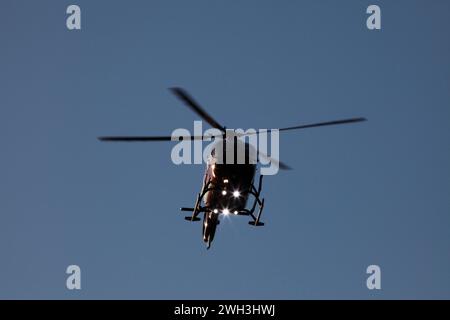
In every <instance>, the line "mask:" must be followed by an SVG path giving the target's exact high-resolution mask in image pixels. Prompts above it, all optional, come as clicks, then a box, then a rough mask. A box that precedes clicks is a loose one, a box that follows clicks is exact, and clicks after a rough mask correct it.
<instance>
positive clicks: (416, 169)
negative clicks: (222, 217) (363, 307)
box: [0, 0, 450, 299]
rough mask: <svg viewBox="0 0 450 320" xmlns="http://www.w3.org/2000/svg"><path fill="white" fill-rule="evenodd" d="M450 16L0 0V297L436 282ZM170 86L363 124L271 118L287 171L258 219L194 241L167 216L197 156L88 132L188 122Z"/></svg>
mask: <svg viewBox="0 0 450 320" xmlns="http://www.w3.org/2000/svg"><path fill="white" fill-rule="evenodd" d="M72 3H77V4H78V5H80V6H81V9H82V30H81V31H68V30H67V29H66V26H65V19H66V14H65V10H66V8H67V6H68V5H69V4H72ZM369 4H378V5H380V6H381V9H382V30H381V31H369V30H367V28H366V25H365V20H366V18H367V14H366V13H365V11H366V8H367V6H368V5H369ZM449 14H450V2H449V1H443V0H442V1H439V0H434V1H412V0H410V1H365V0H358V1H331V0H330V1H313V0H309V1H288V0H285V1H262V0H258V1H256V0H245V1H223V0H222V1H206V0H201V1H200V0H194V1H172V0H170V1H167V0H165V1H162V0H160V1H155V0H152V1H82V0H77V1H45V0H41V1H17V0H14V1H12V0H2V1H1V2H0V88H1V89H0V298H3V299H5V298H7V299H9V298H39V299H42V298H61V299H73V298H86V299H92V298H105V299H106V298H114V299H116V298H138V299H141V298H142V299H158V298H161V299H162V298H183V299H184V298H192V299H205V298H210V299H211V298H212V299H216V298H236V299H240V298H251V299H266V298H267V299H281V298H284V299H311V298H318V299H322V298H328V299H329V298H341V299H350V298H360V299H372V298H388V299H397V298H447V299H448V298H450V197H449V194H450V125H449V120H450V90H449V89H450V41H449V39H450V37H449V31H450V18H449ZM174 85H179V86H183V87H185V88H186V89H188V90H189V91H190V92H191V93H192V94H193V95H194V96H195V97H196V99H197V100H199V101H200V102H201V104H202V105H204V106H205V107H206V108H207V109H208V110H209V111H210V113H211V114H212V115H213V116H215V117H216V118H217V119H218V120H219V121H221V122H223V123H224V124H225V125H226V126H228V127H230V128H236V127H240V128H248V127H253V128H276V127H282V126H290V125H295V124H298V123H307V122H315V121H324V120H331V119H335V118H345V117H352V116H365V117H367V118H368V119H369V122H366V123H363V124H355V125H348V126H342V127H328V128H321V129H310V130H307V131H303V132H290V133H284V134H282V137H281V159H282V160H284V161H285V162H287V163H288V164H290V165H291V166H293V167H294V168H295V170H294V171H291V172H281V173H279V174H278V175H277V176H274V177H269V178H267V179H266V181H265V182H266V183H265V189H264V195H265V197H266V208H265V212H264V216H263V218H264V219H263V220H264V221H265V222H266V227H264V228H258V229H255V228H250V227H249V226H248V225H247V219H246V218H242V217H236V218H234V219H227V220H226V221H224V222H223V223H222V224H221V225H220V226H219V228H220V230H218V234H217V236H216V239H215V242H214V243H213V247H212V250H210V251H206V249H205V246H204V245H203V243H202V242H201V225H200V224H188V223H187V222H186V221H184V220H183V218H182V215H181V214H180V213H179V212H178V208H179V207H180V206H191V205H193V202H194V200H195V195H196V193H197V192H198V191H199V188H200V185H201V181H202V173H203V170H204V169H203V167H202V166H200V165H192V166H175V165H174V164H172V162H171V160H170V150H171V144H170V143H155V144H128V145H126V144H102V143H100V142H98V141H97V140H96V137H97V136H99V135H108V134H130V135H132V134H170V132H171V131H172V130H173V129H175V128H188V129H190V130H192V126H193V120H196V119H198V118H197V117H196V116H195V115H194V114H192V113H191V112H190V111H189V110H187V109H186V108H185V107H184V106H183V105H182V104H181V103H180V102H179V101H178V100H177V99H176V98H175V97H173V96H171V94H170V93H169V92H168V91H167V88H168V87H170V86H174ZM70 264H77V265H79V266H80V267H81V269H82V290H81V291H69V290H67V289H66V287H65V281H66V277H67V275H66V274H65V270H66V267H67V266H68V265H70ZM370 264H377V265H380V267H381V269H382V290H380V291H376V290H375V291H369V290H368V289H367V288H366V277H367V275H366V273H365V271H366V267H367V266H368V265H370Z"/></svg>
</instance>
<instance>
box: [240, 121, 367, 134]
mask: <svg viewBox="0 0 450 320" xmlns="http://www.w3.org/2000/svg"><path fill="white" fill-rule="evenodd" d="M362 121H367V119H366V118H350V119H342V120H334V121H326V122H318V123H311V124H302V125H299V126H295V127H287V128H280V129H278V131H288V130H299V129H307V128H315V127H324V126H332V125H337V124H347V123H355V122H362ZM270 131H271V129H261V130H258V131H255V132H249V133H239V134H237V136H238V137H243V136H251V135H253V134H260V133H266V132H270Z"/></svg>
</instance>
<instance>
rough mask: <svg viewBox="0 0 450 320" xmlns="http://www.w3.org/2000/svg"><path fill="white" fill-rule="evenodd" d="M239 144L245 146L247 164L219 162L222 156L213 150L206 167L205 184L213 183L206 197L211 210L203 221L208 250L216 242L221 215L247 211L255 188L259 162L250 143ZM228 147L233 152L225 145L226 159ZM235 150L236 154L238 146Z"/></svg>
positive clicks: (208, 209)
mask: <svg viewBox="0 0 450 320" xmlns="http://www.w3.org/2000/svg"><path fill="white" fill-rule="evenodd" d="M239 143H242V144H243V145H241V146H242V147H243V150H245V152H246V157H245V161H244V163H242V164H238V163H236V162H237V161H234V162H235V163H231V164H229V163H219V162H218V161H217V156H216V154H218V153H217V152H214V151H213V152H212V153H211V159H210V161H208V164H207V167H206V172H205V180H204V181H206V182H209V185H208V191H207V193H206V194H205V197H204V204H205V207H206V208H207V210H206V212H205V215H204V219H203V241H205V242H206V243H207V244H208V247H209V245H210V244H211V242H212V240H213V239H214V235H215V231H216V227H217V225H218V223H219V216H220V215H221V214H222V215H237V214H239V213H240V212H241V211H242V210H244V209H245V207H246V204H247V200H248V197H249V192H250V191H251V188H252V185H253V180H254V177H255V173H256V161H250V160H249V159H250V157H251V155H252V153H251V151H252V147H251V146H250V145H249V144H247V143H243V142H238V144H239ZM227 148H228V152H229V148H230V146H229V145H228V146H225V147H224V149H223V150H224V151H225V152H224V159H225V157H226V153H227V152H226V150H227ZM234 148H235V151H236V145H235V146H234ZM235 154H236V152H235ZM249 155H250V156H249ZM235 160H236V159H235ZM223 162H225V161H223Z"/></svg>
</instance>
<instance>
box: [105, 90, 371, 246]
mask: <svg viewBox="0 0 450 320" xmlns="http://www.w3.org/2000/svg"><path fill="white" fill-rule="evenodd" d="M169 90H170V91H171V92H172V93H173V94H174V95H175V96H176V97H178V98H179V99H180V100H181V101H182V102H184V103H185V104H186V105H187V106H188V107H189V108H190V109H191V110H192V111H194V112H195V113H196V114H197V115H198V116H200V117H201V118H202V119H203V120H204V121H206V122H207V123H208V124H209V125H210V126H211V127H212V128H215V129H218V131H219V132H220V134H217V135H207V136H206V135H203V136H183V137H177V138H176V139H174V137H173V136H104V137H99V138H98V139H99V140H100V141H108V142H154V141H174V140H179V139H180V138H181V139H183V140H201V141H205V140H208V141H209V140H211V139H214V140H217V141H216V145H215V147H214V148H212V151H211V154H210V156H209V158H208V161H207V164H206V170H205V173H204V177H203V184H202V187H201V191H200V192H199V193H198V195H197V198H196V201H195V205H194V207H192V208H190V207H182V208H181V211H184V212H186V211H187V212H191V215H189V216H187V217H185V219H186V220H188V221H192V222H194V221H200V220H201V219H200V218H199V215H200V214H203V228H202V235H203V241H204V242H205V243H206V245H207V248H208V249H209V248H210V246H211V243H212V241H213V240H214V236H215V233H216V229H217V226H218V225H219V224H220V219H219V217H220V216H221V215H224V216H227V215H243V216H248V217H250V219H251V220H250V221H249V224H250V225H252V226H255V227H258V226H264V223H263V222H261V221H260V219H261V214H262V211H263V209H264V198H261V190H262V180H263V176H264V175H262V174H259V177H258V179H257V180H258V184H257V186H256V185H255V178H256V175H257V168H258V166H257V164H258V163H259V162H261V161H260V159H261V158H265V160H268V161H269V162H274V163H276V164H277V166H278V167H279V168H280V169H282V170H289V169H291V168H290V167H289V166H288V165H287V164H285V163H283V162H281V161H279V160H278V159H274V158H271V157H269V156H268V155H267V154H265V153H263V152H262V151H260V150H255V148H254V147H253V146H252V145H251V144H249V143H248V142H246V141H243V140H242V139H240V138H242V137H243V136H245V135H249V134H261V133H267V130H258V131H256V132H253V133H243V134H234V135H231V136H230V135H229V134H227V133H229V130H227V129H226V127H224V126H222V125H221V124H220V123H219V122H217V121H216V120H215V119H214V118H213V117H212V116H211V115H209V114H208V113H207V112H206V111H205V110H204V109H203V108H202V107H201V106H200V105H199V104H198V103H197V102H196V101H195V100H194V99H193V98H192V97H191V96H190V95H189V94H188V93H187V92H186V91H185V90H184V89H182V88H178V87H174V88H170V89H169ZM366 120H367V119H366V118H363V117H358V118H348V119H341V120H333V121H326V122H318V123H312V124H302V125H297V126H292V127H286V128H280V129H277V130H278V131H279V132H282V131H290V130H300V129H307V128H315V127H322V126H330V125H340V124H349V123H356V122H362V121H366ZM231 152H233V155H234V159H233V160H234V161H231V163H229V162H227V161H226V162H223V161H221V159H225V158H226V154H227V153H231ZM239 152H245V154H244V156H243V158H244V161H240V162H239V161H236V160H237V156H238V153H239ZM250 197H252V198H253V204H252V205H251V206H250V207H247V202H248V200H249V198H250Z"/></svg>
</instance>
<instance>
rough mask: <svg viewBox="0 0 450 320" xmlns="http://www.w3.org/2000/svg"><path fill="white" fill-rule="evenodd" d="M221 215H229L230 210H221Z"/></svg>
mask: <svg viewBox="0 0 450 320" xmlns="http://www.w3.org/2000/svg"><path fill="white" fill-rule="evenodd" d="M222 213H223V214H224V215H228V214H229V213H230V210H228V209H223V211H222Z"/></svg>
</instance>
